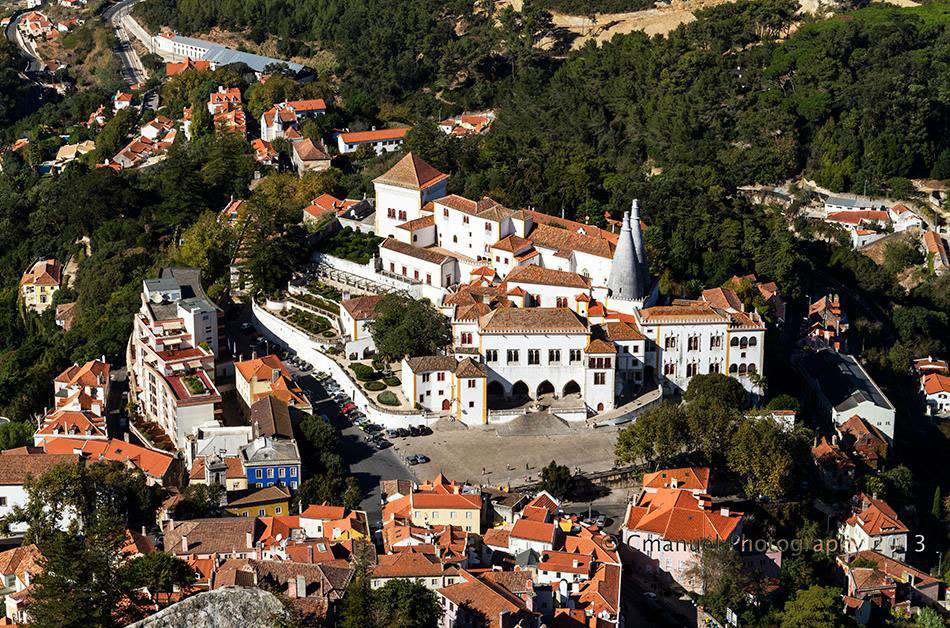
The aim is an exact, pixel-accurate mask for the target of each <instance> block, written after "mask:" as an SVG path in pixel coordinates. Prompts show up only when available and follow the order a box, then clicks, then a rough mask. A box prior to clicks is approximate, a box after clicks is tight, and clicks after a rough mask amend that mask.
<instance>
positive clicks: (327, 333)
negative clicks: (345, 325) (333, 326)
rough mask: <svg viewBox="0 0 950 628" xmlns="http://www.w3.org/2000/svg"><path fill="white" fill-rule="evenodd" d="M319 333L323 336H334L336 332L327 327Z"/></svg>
mask: <svg viewBox="0 0 950 628" xmlns="http://www.w3.org/2000/svg"><path fill="white" fill-rule="evenodd" d="M320 335H321V336H323V337H324V338H333V337H334V336H336V332H335V331H331V330H329V329H328V330H326V331H325V332H323V333H322V334H320Z"/></svg>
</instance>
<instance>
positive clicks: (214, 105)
mask: <svg viewBox="0 0 950 628" xmlns="http://www.w3.org/2000/svg"><path fill="white" fill-rule="evenodd" d="M241 103H242V100H241V90H240V88H237V87H227V88H226V87H224V86H223V85H219V86H218V89H217V91H214V92H211V95H210V96H209V97H208V113H210V114H211V115H214V114H216V113H220V112H223V111H232V110H234V109H240V108H241Z"/></svg>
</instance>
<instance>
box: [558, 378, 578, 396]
mask: <svg viewBox="0 0 950 628" xmlns="http://www.w3.org/2000/svg"><path fill="white" fill-rule="evenodd" d="M580 392H581V387H580V384H578V383H577V382H575V381H574V380H573V379H572V380H571V381H569V382H568V383H566V384H564V394H563V395H562V396H563V397H566V396H568V395H579V394H580Z"/></svg>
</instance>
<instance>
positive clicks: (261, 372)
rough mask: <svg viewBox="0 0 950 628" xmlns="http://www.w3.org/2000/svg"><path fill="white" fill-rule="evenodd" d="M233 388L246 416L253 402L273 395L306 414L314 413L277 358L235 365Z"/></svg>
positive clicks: (264, 358)
mask: <svg viewBox="0 0 950 628" xmlns="http://www.w3.org/2000/svg"><path fill="white" fill-rule="evenodd" d="M234 387H235V389H236V390H237V394H238V396H239V397H240V398H241V401H243V402H244V412H245V414H247V413H249V412H250V408H251V406H253V405H254V403H255V402H256V401H259V400H261V399H264V398H265V397H270V396H274V397H276V398H277V399H280V400H281V401H285V402H287V405H288V406H289V407H291V408H297V409H299V410H301V411H303V412H306V413H307V414H310V413H311V412H312V411H313V408H312V407H311V405H310V402H309V401H308V400H307V398H306V396H304V394H303V391H302V390H301V389H300V387H299V386H297V384H295V383H294V380H293V377H292V376H291V374H290V371H289V370H288V369H287V367H286V366H284V363H283V362H281V361H280V358H278V357H277V356H276V355H266V356H264V357H263V358H255V359H253V360H245V361H243V362H238V363H236V364H235V365H234Z"/></svg>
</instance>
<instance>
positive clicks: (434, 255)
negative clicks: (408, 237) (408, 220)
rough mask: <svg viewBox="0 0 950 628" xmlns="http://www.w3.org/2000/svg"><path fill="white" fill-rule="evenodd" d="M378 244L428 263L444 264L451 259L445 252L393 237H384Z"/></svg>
mask: <svg viewBox="0 0 950 628" xmlns="http://www.w3.org/2000/svg"><path fill="white" fill-rule="evenodd" d="M379 246H380V247H382V248H384V249H389V250H390V251H395V252H396V253H402V254H403V255H408V256H410V257H415V258H416V259H420V260H422V261H424V262H429V263H430V264H444V263H445V262H446V261H448V260H449V259H451V257H450V256H448V255H446V254H445V253H438V252H436V251H433V250H431V249H425V248H421V247H418V246H412V245H411V244H406V243H405V242H400V241H399V240H395V239H393V238H386V239H385V240H383V242H382V244H380V245H379Z"/></svg>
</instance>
